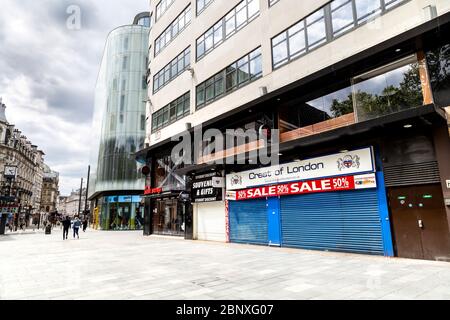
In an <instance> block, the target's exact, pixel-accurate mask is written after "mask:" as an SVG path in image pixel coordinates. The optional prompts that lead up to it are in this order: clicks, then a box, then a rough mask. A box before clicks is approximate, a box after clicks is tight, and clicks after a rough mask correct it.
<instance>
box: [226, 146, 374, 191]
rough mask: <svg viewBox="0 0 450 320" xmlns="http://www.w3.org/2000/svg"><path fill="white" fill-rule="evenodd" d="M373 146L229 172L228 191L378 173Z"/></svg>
mask: <svg viewBox="0 0 450 320" xmlns="http://www.w3.org/2000/svg"><path fill="white" fill-rule="evenodd" d="M375 171H376V170H375V165H374V157H373V151H372V148H371V147H369V148H365V149H360V150H355V151H349V152H345V153H337V154H332V155H328V156H324V157H319V158H313V159H308V160H302V161H296V162H291V163H286V164H280V165H278V166H273V167H268V168H261V169H256V170H249V171H245V172H239V173H232V174H229V175H227V178H226V180H227V190H240V189H246V188H250V187H255V186H264V185H271V184H279V183H283V182H290V181H301V180H309V179H316V178H322V177H337V176H348V175H356V174H361V173H373V172H375Z"/></svg>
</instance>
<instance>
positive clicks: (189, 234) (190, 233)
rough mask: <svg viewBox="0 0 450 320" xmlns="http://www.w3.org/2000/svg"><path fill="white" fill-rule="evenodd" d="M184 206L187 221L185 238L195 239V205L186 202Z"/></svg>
mask: <svg viewBox="0 0 450 320" xmlns="http://www.w3.org/2000/svg"><path fill="white" fill-rule="evenodd" d="M183 208H184V210H185V215H184V216H185V223H186V233H185V239H186V240H193V239H194V223H193V221H194V218H193V215H194V212H193V207H192V205H191V203H189V202H185V203H184V204H183Z"/></svg>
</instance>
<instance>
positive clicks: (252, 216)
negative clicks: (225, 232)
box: [229, 199, 269, 244]
mask: <svg viewBox="0 0 450 320" xmlns="http://www.w3.org/2000/svg"><path fill="white" fill-rule="evenodd" d="M229 213H230V240H231V242H235V243H251V244H268V243H269V240H268V237H269V236H268V226H267V205H266V199H259V200H249V201H230V204H229Z"/></svg>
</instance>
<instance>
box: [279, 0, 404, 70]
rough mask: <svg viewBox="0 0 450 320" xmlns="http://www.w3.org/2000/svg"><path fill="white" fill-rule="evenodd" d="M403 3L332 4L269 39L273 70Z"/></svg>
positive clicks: (360, 0)
mask: <svg viewBox="0 0 450 320" xmlns="http://www.w3.org/2000/svg"><path fill="white" fill-rule="evenodd" d="M405 1H407V0H334V1H332V2H331V3H329V4H327V5H326V6H324V7H322V8H320V9H319V10H317V11H315V12H314V13H312V14H311V15H309V16H308V17H306V18H305V19H303V20H301V21H300V22H298V23H296V24H295V25H294V26H292V27H290V28H289V29H287V30H285V31H283V32H282V33H280V34H279V35H277V36H276V37H274V38H273V39H272V56H273V67H274V68H278V67H280V66H282V65H284V64H286V63H289V62H290V61H291V60H294V59H296V58H298V57H300V56H301V55H303V54H306V53H308V52H309V51H311V50H313V49H315V48H316V47H318V46H320V45H322V44H324V43H326V42H329V41H332V40H333V39H335V38H336V37H338V36H340V35H342V34H343V33H345V32H347V31H349V30H351V29H354V28H356V27H358V26H359V25H361V24H363V23H364V22H366V21H367V20H369V19H371V18H373V17H375V16H377V15H380V14H383V13H385V12H386V11H387V10H390V9H391V8H393V7H394V6H396V5H398V4H400V3H402V2H405Z"/></svg>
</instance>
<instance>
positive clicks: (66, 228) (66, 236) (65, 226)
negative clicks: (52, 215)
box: [62, 217, 71, 240]
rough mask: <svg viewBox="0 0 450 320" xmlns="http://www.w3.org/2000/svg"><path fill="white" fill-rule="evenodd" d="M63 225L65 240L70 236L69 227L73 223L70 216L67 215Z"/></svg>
mask: <svg viewBox="0 0 450 320" xmlns="http://www.w3.org/2000/svg"><path fill="white" fill-rule="evenodd" d="M62 225H63V240H67V239H68V238H69V229H70V225H71V221H70V218H69V217H66V219H65V220H64V221H63V223H62Z"/></svg>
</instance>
